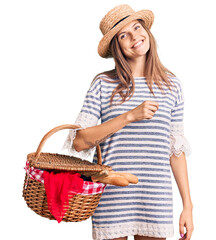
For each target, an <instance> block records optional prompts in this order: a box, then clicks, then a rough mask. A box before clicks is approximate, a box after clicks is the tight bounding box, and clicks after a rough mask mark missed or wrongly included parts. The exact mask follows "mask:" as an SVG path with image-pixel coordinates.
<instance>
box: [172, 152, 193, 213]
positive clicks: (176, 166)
mask: <svg viewBox="0 0 216 240" xmlns="http://www.w3.org/2000/svg"><path fill="white" fill-rule="evenodd" d="M170 165H171V168H172V172H173V175H174V178H175V180H176V183H177V186H178V189H179V192H180V195H181V198H182V202H183V207H184V208H189V209H193V204H192V200H191V196H190V189H189V182H188V173H187V162H186V157H185V153H184V152H183V153H182V154H181V155H180V156H179V157H176V156H175V155H174V154H173V155H172V156H171V158H170Z"/></svg>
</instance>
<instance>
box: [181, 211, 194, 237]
mask: <svg viewBox="0 0 216 240" xmlns="http://www.w3.org/2000/svg"><path fill="white" fill-rule="evenodd" d="M184 227H185V228H186V233H185V234H184ZM193 230H194V225H193V216H192V209H191V208H184V209H183V211H182V213H181V215H180V219H179V232H180V235H181V236H183V237H181V238H179V240H190V239H191V235H192V232H193Z"/></svg>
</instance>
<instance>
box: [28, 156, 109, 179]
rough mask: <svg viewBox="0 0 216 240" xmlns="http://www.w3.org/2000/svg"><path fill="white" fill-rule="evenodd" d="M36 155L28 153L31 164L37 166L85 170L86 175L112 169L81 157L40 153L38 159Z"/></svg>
mask: <svg viewBox="0 0 216 240" xmlns="http://www.w3.org/2000/svg"><path fill="white" fill-rule="evenodd" d="M35 155H36V153H29V154H28V155H27V158H28V160H29V163H30V166H31V167H35V168H41V169H50V170H61V171H76V172H83V174H84V175H85V176H91V175H93V174H95V173H97V172H101V171H103V170H106V169H107V170H111V169H112V168H111V167H109V166H106V165H99V164H95V163H91V162H89V161H86V160H82V159H80V158H76V157H73V156H67V155H62V154H57V153H40V156H39V158H38V159H36V157H35Z"/></svg>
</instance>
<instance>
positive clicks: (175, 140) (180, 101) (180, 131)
mask: <svg viewBox="0 0 216 240" xmlns="http://www.w3.org/2000/svg"><path fill="white" fill-rule="evenodd" d="M175 86H176V99H175V106H174V108H173V109H172V111H171V124H170V157H171V156H172V155H173V154H175V156H177V157H179V156H180V155H181V153H182V152H184V153H185V155H186V156H189V155H190V154H191V146H190V143H189V142H188V140H187V138H186V137H185V135H184V93H183V88H182V83H181V82H180V81H179V80H178V79H177V82H175Z"/></svg>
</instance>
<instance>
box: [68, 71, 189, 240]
mask: <svg viewBox="0 0 216 240" xmlns="http://www.w3.org/2000/svg"><path fill="white" fill-rule="evenodd" d="M105 78H106V79H109V80H112V79H110V78H108V77H107V76H105V75H99V76H98V77H97V78H96V79H95V81H94V82H93V83H91V85H90V88H89V90H88V91H87V94H86V97H85V99H84V103H83V106H82V109H81V111H80V113H79V115H78V117H77V119H76V121H75V123H74V124H79V125H80V126H81V128H79V129H84V128H87V127H91V126H96V125H97V124H98V121H99V120H101V123H104V122H107V121H109V120H111V119H113V118H115V117H117V116H119V115H121V114H123V113H125V112H127V111H129V110H131V109H133V108H135V107H137V106H138V105H140V104H141V103H142V102H143V101H146V100H151V101H157V102H158V103H159V109H158V110H157V111H156V112H155V115H154V116H153V118H152V119H144V120H141V121H137V122H132V123H130V124H128V125H126V126H125V127H123V128H122V129H120V130H119V131H117V132H116V133H114V134H113V135H112V136H110V137H108V138H107V139H106V140H105V141H104V142H103V143H101V144H100V147H101V152H102V159H103V164H106V165H109V166H111V167H112V169H113V170H114V171H118V172H129V173H132V174H134V175H136V176H137V177H138V179H139V182H138V184H130V185H128V186H126V187H119V186H113V185H107V186H106V188H105V191H104V193H103V195H102V197H101V200H100V202H99V205H98V207H97V209H96V211H95V213H94V215H93V216H92V217H91V219H92V237H93V239H95V240H103V239H113V238H118V237H124V236H133V235H141V236H149V237H158V238H166V237H172V236H173V235H174V226H173V195H172V194H173V193H172V181H171V168H170V156H171V155H172V154H175V155H176V156H180V154H181V153H182V152H184V153H185V154H186V156H188V155H190V151H191V148H190V145H189V142H188V141H187V139H186V138H185V136H184V129H183V110H184V98H183V92H182V85H181V82H180V80H179V79H178V78H177V77H171V79H172V81H173V82H174V84H175V87H172V92H170V90H169V89H168V88H167V87H166V86H163V87H164V91H165V94H163V93H162V92H161V90H160V89H159V88H158V87H157V85H155V84H154V85H153V91H154V93H155V96H153V95H151V94H150V90H149V88H148V85H147V82H146V78H144V77H139V78H135V79H134V81H135V93H134V95H133V97H132V98H131V99H130V100H129V101H126V102H124V103H123V104H121V105H116V104H113V105H112V106H111V107H110V106H109V101H110V97H111V95H112V91H113V89H114V88H115V87H116V86H117V85H118V83H114V82H110V83H108V82H106V81H105V80H104V79H105ZM130 86H131V85H130ZM119 97H120V95H119V94H117V95H115V97H114V101H115V100H117V99H120V98H119ZM120 100H121V99H120ZM120 100H118V101H120ZM118 103H119V102H118ZM79 129H77V130H79ZM75 136H76V130H70V132H69V135H68V137H67V139H66V142H65V146H67V148H68V149H69V151H70V153H71V154H72V155H74V156H78V157H81V158H83V159H86V158H88V157H89V156H92V157H93V162H95V163H96V162H97V153H96V151H95V147H94V148H91V149H88V150H83V151H81V152H79V153H77V152H76V151H75V149H74V148H73V139H74V138H75Z"/></svg>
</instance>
